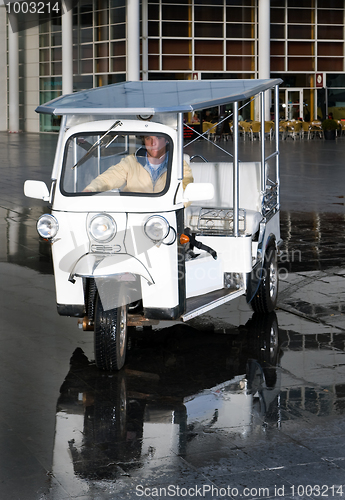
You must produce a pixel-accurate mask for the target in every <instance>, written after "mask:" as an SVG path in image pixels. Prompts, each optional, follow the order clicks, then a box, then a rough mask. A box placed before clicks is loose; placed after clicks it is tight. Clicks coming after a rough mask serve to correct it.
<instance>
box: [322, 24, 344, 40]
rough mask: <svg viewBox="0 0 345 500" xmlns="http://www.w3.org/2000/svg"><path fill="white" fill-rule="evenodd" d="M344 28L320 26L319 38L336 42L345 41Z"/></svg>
mask: <svg viewBox="0 0 345 500" xmlns="http://www.w3.org/2000/svg"><path fill="white" fill-rule="evenodd" d="M343 33H344V28H343V26H318V28H317V36H318V38H321V39H324V40H325V39H326V40H327V39H330V40H332V39H334V40H343V38H344V36H343Z"/></svg>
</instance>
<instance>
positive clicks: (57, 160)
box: [52, 115, 67, 181]
mask: <svg viewBox="0 0 345 500" xmlns="http://www.w3.org/2000/svg"><path fill="white" fill-rule="evenodd" d="M66 124H67V116H66V115H62V118H61V123H60V132H59V137H58V141H57V145H56V153H55V158H54V164H53V171H52V180H53V181H55V180H56V179H57V176H58V172H59V170H60V162H61V161H62V156H63V148H62V145H63V138H64V134H65V131H66Z"/></svg>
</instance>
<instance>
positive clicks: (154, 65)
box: [149, 56, 159, 71]
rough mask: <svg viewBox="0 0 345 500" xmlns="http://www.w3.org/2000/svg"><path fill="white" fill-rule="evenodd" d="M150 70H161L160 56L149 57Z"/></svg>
mask: <svg viewBox="0 0 345 500" xmlns="http://www.w3.org/2000/svg"><path fill="white" fill-rule="evenodd" d="M149 70H150V71H158V70H159V56H149Z"/></svg>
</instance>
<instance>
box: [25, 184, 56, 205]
mask: <svg viewBox="0 0 345 500" xmlns="http://www.w3.org/2000/svg"><path fill="white" fill-rule="evenodd" d="M24 194H25V196H27V197H28V198H35V199H37V200H43V201H49V200H50V195H49V191H48V188H47V186H46V184H45V183H44V182H43V181H25V183H24Z"/></svg>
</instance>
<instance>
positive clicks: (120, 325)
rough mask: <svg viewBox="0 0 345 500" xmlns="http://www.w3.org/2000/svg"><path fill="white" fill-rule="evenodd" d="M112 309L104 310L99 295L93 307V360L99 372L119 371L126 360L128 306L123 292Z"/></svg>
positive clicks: (121, 291)
mask: <svg viewBox="0 0 345 500" xmlns="http://www.w3.org/2000/svg"><path fill="white" fill-rule="evenodd" d="M118 293H119V297H118V299H119V300H118V301H117V304H119V305H118V306H117V307H116V308H114V309H109V310H107V311H105V310H104V308H103V305H102V301H101V299H100V296H99V294H97V298H96V306H95V320H94V327H95V339H94V340H95V360H96V365H97V367H98V368H100V369H101V370H108V371H116V370H120V369H121V368H122V367H123V365H124V363H125V359H126V349H127V313H128V305H127V303H126V297H125V294H124V293H123V290H122V289H120V290H119V292H118Z"/></svg>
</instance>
